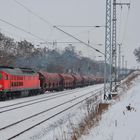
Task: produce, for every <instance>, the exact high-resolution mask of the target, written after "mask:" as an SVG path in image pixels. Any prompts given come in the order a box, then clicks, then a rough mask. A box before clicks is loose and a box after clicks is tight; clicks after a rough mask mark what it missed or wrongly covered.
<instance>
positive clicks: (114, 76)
mask: <svg viewBox="0 0 140 140" xmlns="http://www.w3.org/2000/svg"><path fill="white" fill-rule="evenodd" d="M117 5H118V6H121V7H122V6H123V5H126V6H128V8H130V3H116V0H113V24H112V69H111V74H112V76H111V78H112V79H111V90H112V91H115V92H116V86H117V82H116V81H117V45H116V42H117V41H116V37H117V32H116V31H117V18H116V7H117Z"/></svg>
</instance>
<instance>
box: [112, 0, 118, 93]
mask: <svg viewBox="0 0 140 140" xmlns="http://www.w3.org/2000/svg"><path fill="white" fill-rule="evenodd" d="M116 22H117V18H116V0H113V20H112V67H111V74H112V76H111V91H112V92H113V91H115V92H116V81H117V46H116V36H117V32H116V30H117V27H116V24H117V23H116Z"/></svg>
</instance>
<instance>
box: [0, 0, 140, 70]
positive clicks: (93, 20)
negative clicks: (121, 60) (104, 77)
mask: <svg viewBox="0 0 140 140" xmlns="http://www.w3.org/2000/svg"><path fill="white" fill-rule="evenodd" d="M17 1H19V2H20V3H22V4H23V5H25V6H26V7H27V8H29V9H31V10H32V11H34V12H35V13H37V14H38V15H40V16H41V17H43V18H44V19H46V20H47V21H48V22H49V24H47V23H44V22H43V21H41V20H40V19H39V18H37V17H35V16H33V15H32V14H31V13H30V12H29V11H27V10H25V9H24V8H23V7H21V6H20V5H18V4H17V3H16V2H15V1H14V0H0V3H1V4H0V19H3V20H6V21H8V22H10V23H12V24H14V25H16V26H19V27H21V28H23V29H25V30H27V31H28V32H31V33H33V34H35V35H37V36H39V37H40V38H43V39H45V40H46V41H53V40H57V41H76V40H74V39H72V38H70V37H68V36H67V35H65V34H63V33H61V32H59V31H58V30H56V29H54V28H53V27H52V25H81V26H82V25H83V26H87V25H91V26H94V25H101V26H104V25H105V6H106V5H105V3H106V0H17ZM121 1H122V2H130V0H118V2H121ZM139 13H140V0H131V8H130V10H128V7H126V6H124V7H123V9H122V10H121V8H120V7H119V6H118V7H117V25H118V29H117V33H118V35H117V42H118V43H123V46H122V53H123V54H124V55H125V60H127V61H128V67H129V68H130V67H131V68H132V67H134V66H139V65H138V64H137V63H136V60H135V56H134V54H133V51H134V49H135V48H138V47H139V46H140V39H139V36H140V35H139V33H140V28H139V25H140V19H139ZM127 17H128V18H127ZM127 19H128V20H127ZM127 21H128V22H127ZM62 29H63V30H65V31H67V32H69V33H71V34H73V35H75V37H78V38H79V39H81V40H83V41H85V42H87V41H88V38H89V40H90V43H91V44H92V45H93V46H94V47H95V48H97V49H99V50H101V51H104V45H103V46H97V45H96V44H104V38H105V37H104V35H105V28H104V27H101V28H62ZM0 30H1V32H3V33H5V34H6V35H7V36H10V37H12V38H15V40H23V39H26V40H28V41H31V42H32V43H34V44H39V43H40V42H42V41H41V40H39V39H36V38H34V37H32V36H30V35H28V34H26V33H24V32H21V31H19V30H17V29H15V28H13V27H11V26H9V25H6V24H5V23H2V22H1V21H0ZM67 45H68V44H61V45H60V44H58V46H57V47H58V48H62V46H67ZM73 45H74V46H76V49H78V50H81V51H82V54H84V55H88V56H90V57H92V58H95V57H96V59H99V58H98V56H99V55H100V54H98V53H96V52H94V51H93V50H91V49H90V48H87V47H86V46H84V45H81V44H73ZM100 59H101V58H100Z"/></svg>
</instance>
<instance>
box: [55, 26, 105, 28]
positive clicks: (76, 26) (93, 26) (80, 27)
mask: <svg viewBox="0 0 140 140" xmlns="http://www.w3.org/2000/svg"><path fill="white" fill-rule="evenodd" d="M57 27H72V28H75V27H76V28H92V27H93V28H100V27H105V26H99V25H95V26H93V25H89V26H83V25H79V26H78V25H77V26H74V25H57Z"/></svg>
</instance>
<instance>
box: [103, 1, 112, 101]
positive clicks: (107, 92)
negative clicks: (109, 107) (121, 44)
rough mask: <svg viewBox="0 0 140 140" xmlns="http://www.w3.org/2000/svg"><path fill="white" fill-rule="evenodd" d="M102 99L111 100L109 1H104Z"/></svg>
mask: <svg viewBox="0 0 140 140" xmlns="http://www.w3.org/2000/svg"><path fill="white" fill-rule="evenodd" d="M105 22H106V23H105V25H106V26H105V27H106V28H105V67H104V99H111V0H106V21H105Z"/></svg>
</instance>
